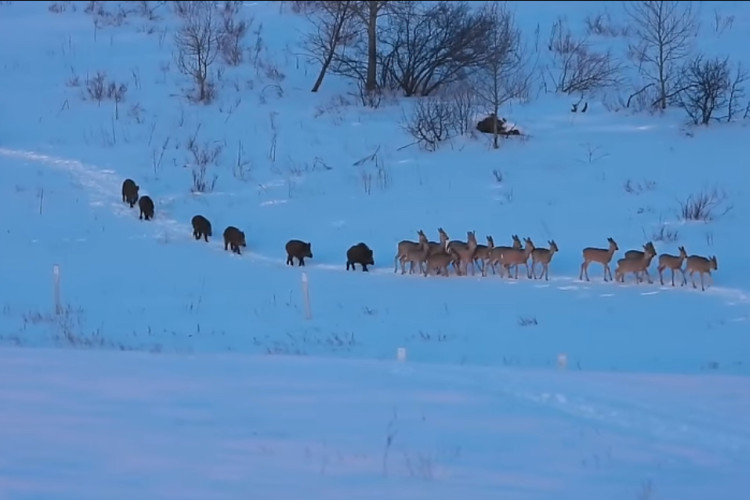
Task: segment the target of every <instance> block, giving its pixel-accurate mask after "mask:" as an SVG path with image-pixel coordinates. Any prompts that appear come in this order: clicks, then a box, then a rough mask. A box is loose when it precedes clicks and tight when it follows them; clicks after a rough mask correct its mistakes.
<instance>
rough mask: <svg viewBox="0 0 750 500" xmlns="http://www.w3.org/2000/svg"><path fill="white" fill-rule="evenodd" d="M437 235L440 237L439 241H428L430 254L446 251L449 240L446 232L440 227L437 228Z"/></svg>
mask: <svg viewBox="0 0 750 500" xmlns="http://www.w3.org/2000/svg"><path fill="white" fill-rule="evenodd" d="M438 237H439V238H440V241H439V242H437V241H430V242H429V245H430V255H433V254H436V253H446V252H447V251H448V242H449V241H450V240H451V239H450V237H449V236H448V233H446V232H445V230H443V228H442V227H439V228H438Z"/></svg>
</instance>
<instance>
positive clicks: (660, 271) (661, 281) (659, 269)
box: [656, 266, 674, 286]
mask: <svg viewBox="0 0 750 500" xmlns="http://www.w3.org/2000/svg"><path fill="white" fill-rule="evenodd" d="M656 270H657V271H659V283H661V284H662V286H663V285H664V277H663V276H662V272H663V271H664V268H663V267H661V266H659V267H657V268H656ZM672 286H674V271H672Z"/></svg>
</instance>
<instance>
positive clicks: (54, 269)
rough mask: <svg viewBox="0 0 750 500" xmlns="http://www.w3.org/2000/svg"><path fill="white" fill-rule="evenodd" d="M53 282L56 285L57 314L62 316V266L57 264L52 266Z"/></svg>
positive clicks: (54, 288) (54, 289)
mask: <svg viewBox="0 0 750 500" xmlns="http://www.w3.org/2000/svg"><path fill="white" fill-rule="evenodd" d="M52 280H53V283H54V286H53V291H54V297H55V314H57V315H59V314H62V312H63V308H62V302H61V301H60V266H58V265H57V264H55V265H54V266H52Z"/></svg>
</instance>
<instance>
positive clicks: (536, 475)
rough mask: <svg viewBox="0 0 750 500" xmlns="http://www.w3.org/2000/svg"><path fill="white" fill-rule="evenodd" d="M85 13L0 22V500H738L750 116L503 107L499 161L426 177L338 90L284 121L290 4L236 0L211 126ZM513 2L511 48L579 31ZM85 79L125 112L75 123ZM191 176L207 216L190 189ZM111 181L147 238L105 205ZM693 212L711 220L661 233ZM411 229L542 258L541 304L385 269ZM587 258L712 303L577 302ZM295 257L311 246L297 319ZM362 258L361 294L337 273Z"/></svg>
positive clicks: (464, 147)
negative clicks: (692, 271) (690, 264)
mask: <svg viewBox="0 0 750 500" xmlns="http://www.w3.org/2000/svg"><path fill="white" fill-rule="evenodd" d="M88 3H89V2H56V3H54V2H49V3H25V2H11V3H10V4H3V5H0V33H2V34H3V35H2V36H3V38H4V40H6V43H4V44H2V45H0V68H2V71H0V88H3V89H4V92H2V93H0V113H1V114H2V117H3V119H2V120H0V209H1V211H2V213H3V214H4V215H3V218H2V219H0V256H1V257H2V258H0V276H2V278H1V279H0V343H2V345H3V347H2V349H0V358H1V361H0V370H2V373H3V375H4V376H3V377H2V379H1V380H2V382H1V384H2V385H0V392H2V398H0V401H2V403H0V404H1V405H2V411H0V420H2V419H4V422H3V423H4V424H5V425H2V426H0V428H1V429H2V430H0V432H1V433H2V437H1V438H0V443H2V444H3V446H2V447H1V448H0V498H12V499H21V498H23V499H27V498H56V499H57V498H76V499H83V498H92V499H94V498H96V499H105V498H123V499H133V498H247V497H248V496H252V497H253V498H297V497H298V496H300V495H301V494H305V493H306V494H307V495H308V496H311V497H313V498H344V497H346V498H383V497H397V498H401V497H403V498H407V497H409V498H428V497H429V498H433V499H438V500H439V499H441V498H456V496H458V495H462V496H464V495H465V496H471V497H472V498H498V496H502V497H503V498H511V499H516V498H517V499H526V498H535V499H536V498H539V499H544V498H551V497H552V496H554V497H557V498H576V499H580V498H604V497H606V498H613V499H619V498H622V499H628V498H636V499H663V498H664V499H673V498H674V499H677V498H679V499H681V500H685V499H688V500H690V499H693V498H695V499H701V500H702V499H705V498H716V499H722V500H723V499H735V498H737V499H739V498H743V496H742V495H743V493H744V492H746V491H747V488H748V486H750V480H748V479H747V475H746V474H743V473H742V471H743V470H746V469H747V467H748V465H750V433H748V431H747V430H746V429H745V426H743V422H744V421H745V420H747V418H749V417H748V410H750V408H749V407H748V404H750V403H749V401H750V385H749V384H748V383H747V380H748V379H747V377H748V375H750V323H749V321H750V286H748V282H750V268H748V267H747V266H746V265H745V262H746V261H747V258H746V245H747V244H748V241H749V240H748V236H747V229H746V228H747V227H748V223H749V222H750V220H749V219H750V197H749V196H748V188H750V176H748V175H747V173H746V168H745V166H744V164H743V158H745V157H746V156H747V153H746V150H747V147H746V143H747V137H748V128H747V124H748V121H747V120H744V121H743V120H738V121H737V122H736V123H729V124H728V123H717V124H712V125H711V126H710V127H708V128H693V127H688V126H686V125H685V116H684V113H683V112H682V111H681V110H680V109H670V110H668V112H667V113H665V114H663V115H651V114H648V113H645V112H644V113H632V112H630V110H627V109H619V108H618V106H617V105H616V104H613V103H616V102H617V97H622V96H623V95H624V97H625V98H627V96H628V94H630V93H631V91H629V90H627V89H625V90H623V91H622V92H621V95H619V96H618V95H615V96H614V97H613V94H612V93H610V94H608V95H607V96H605V99H604V101H602V100H601V99H594V98H591V99H589V100H588V103H589V104H588V111H587V112H586V113H585V114H582V113H571V112H570V106H571V104H572V103H573V102H575V101H576V100H577V97H574V96H556V95H552V94H549V93H543V92H540V93H535V94H534V96H533V97H534V98H533V99H531V100H530V101H529V102H527V103H513V104H512V105H508V106H507V109H505V110H503V115H504V116H507V117H508V118H509V120H511V121H512V122H514V123H517V124H518V125H519V127H520V128H521V130H523V131H524V133H525V134H527V135H526V137H523V138H510V139H508V140H504V141H503V144H502V147H501V149H500V150H497V151H495V150H492V149H491V148H490V147H489V144H490V143H489V141H488V140H487V139H486V138H485V137H482V136H481V135H480V136H471V137H469V136H467V137H457V138H454V139H452V140H451V141H449V142H448V143H446V144H443V145H442V146H441V147H440V149H438V151H436V152H432V153H429V152H424V151H420V150H419V149H418V148H417V147H416V146H409V147H403V146H407V145H408V144H410V143H411V142H413V139H412V138H410V137H409V136H408V134H406V133H405V132H404V130H403V128H402V126H401V121H402V117H403V116H404V115H405V114H408V113H409V110H410V106H411V105H412V104H411V103H412V101H410V100H403V99H402V100H387V101H386V102H384V103H383V104H382V105H381V106H380V107H379V108H377V109H371V108H364V107H362V106H361V105H360V104H359V102H358V100H359V97H358V96H356V95H354V94H352V91H351V89H350V88H349V87H347V83H346V82H345V81H343V80H342V79H340V78H337V77H336V76H335V75H328V76H327V77H326V80H325V81H324V84H323V86H322V87H321V90H320V92H318V93H315V94H313V93H310V87H311V86H312V83H313V81H314V78H315V76H316V75H317V71H318V66H317V65H316V64H313V63H309V62H308V61H307V59H306V57H305V56H303V55H301V53H300V51H301V49H300V48H299V43H300V40H301V38H302V35H301V33H302V32H303V31H304V30H306V29H309V27H308V26H307V23H306V21H305V19H304V17H303V16H300V15H296V14H293V13H292V12H290V7H289V5H288V4H287V3H281V2H278V3H270V2H246V3H245V7H244V11H246V15H247V16H248V17H250V16H251V17H253V18H254V23H253V25H252V29H251V32H250V33H249V34H248V44H249V45H250V46H251V47H260V49H259V50H251V51H250V53H249V54H248V56H247V60H246V61H245V62H243V63H242V64H241V65H240V66H238V67H228V68H224V71H223V75H222V77H221V80H220V81H219V84H218V90H217V99H216V101H215V102H214V103H212V104H210V105H198V104H192V103H189V102H187V101H186V100H185V99H184V98H183V97H182V94H183V90H182V89H184V88H186V87H187V86H188V85H189V82H188V81H187V80H186V79H185V78H184V77H183V76H181V75H180V74H179V72H178V71H177V69H176V68H175V63H174V58H173V57H172V48H171V44H172V37H173V31H174V26H175V23H174V20H173V19H172V17H171V16H170V14H169V13H168V11H167V10H166V9H163V10H162V11H161V12H162V15H163V16H164V18H163V19H157V20H148V19H146V18H144V17H142V16H138V15H136V14H134V13H130V14H129V15H128V16H127V17H126V18H125V19H124V22H123V23H122V24H121V25H120V26H104V25H103V23H102V17H101V16H96V15H91V14H87V13H85V12H84V10H85V7H86V5H87V4H88ZM117 4H118V3H117V2H112V3H110V4H108V5H110V7H108V9H110V11H111V12H117V7H114V6H115V5H117ZM540 4H541V3H540V2H523V3H519V4H518V5H517V6H516V7H515V8H516V10H517V19H518V23H519V25H520V26H521V28H522V29H523V30H524V32H525V33H528V34H530V33H532V32H533V31H534V29H535V27H536V26H537V23H538V24H539V26H541V28H540V29H541V31H542V32H545V33H546V31H548V29H549V25H551V23H552V22H553V21H554V19H555V18H556V16H558V15H564V16H566V17H567V19H568V21H569V23H570V24H571V26H575V27H576V29H579V28H580V27H581V26H582V25H583V19H584V18H585V17H586V16H587V15H592V14H596V13H599V12H602V11H603V10H604V5H603V4H604V3H603V2H555V3H554V4H552V3H546V2H545V3H544V8H543V9H542V10H540V9H541V7H540ZM51 5H56V6H57V7H55V8H52V9H51V10H50V6H51ZM61 6H65V9H62V7H61ZM553 6H554V7H553ZM607 9H608V10H609V11H610V12H614V11H616V8H615V7H607ZM700 9H701V11H700V16H701V19H702V27H701V30H702V31H701V36H700V37H699V38H698V40H697V43H698V45H699V46H700V48H701V49H702V50H704V51H707V52H708V53H709V54H712V55H720V56H724V55H728V56H731V58H732V60H733V61H735V62H743V63H744V64H745V65H746V66H747V65H748V64H750V59H748V56H747V54H746V51H743V50H741V49H740V47H744V46H746V45H747V42H748V38H750V14H749V13H750V10H749V9H748V2H736V3H732V2H711V6H710V7H709V6H708V4H703V6H702V7H700ZM52 10H56V11H59V10H64V12H53V11H52ZM613 16H615V18H616V15H615V14H613ZM95 19H98V20H97V22H96V24H95V23H94V20H95ZM727 19H731V20H732V22H731V23H729V22H727V21H726V20H727ZM720 21H721V22H720ZM719 25H721V26H723V28H722V29H719V28H716V29H715V28H714V26H719ZM259 28H260V29H259ZM529 36H530V35H529ZM543 36H546V35H543ZM10 41H12V43H11V42H10ZM595 41H596V43H597V44H601V45H604V46H611V47H612V48H613V50H615V52H616V53H618V54H620V55H622V52H623V51H624V48H623V45H624V42H623V40H622V39H621V38H618V37H599V38H596V37H595ZM617 51H619V52H617ZM542 52H544V51H543V50H542ZM540 57H541V56H540ZM97 73H99V74H101V75H105V76H104V78H103V81H104V82H105V83H107V84H108V83H109V82H114V83H115V86H116V87H117V86H119V85H120V84H124V85H126V86H127V92H126V93H125V94H124V95H125V97H124V99H123V100H122V102H119V103H117V105H115V104H116V103H115V102H113V101H112V100H108V99H104V100H102V101H101V102H96V101H95V100H93V99H92V96H91V94H90V93H89V91H88V90H87V87H88V86H89V84H90V82H91V81H92V79H94V78H95V75H96V74H97ZM605 104H606V105H605ZM191 143H192V144H194V145H195V147H194V148H193V149H194V151H193V152H190V151H189V145H190V144H191ZM195 151H199V152H200V153H201V154H209V156H212V155H213V156H215V158H214V159H213V160H211V161H209V162H208V163H207V165H206V178H205V180H206V181H207V182H208V183H209V184H211V183H213V182H214V180H215V185H214V189H213V190H212V191H210V192H205V193H194V192H192V191H191V186H193V184H194V178H193V171H194V169H193V168H192V165H194V164H195V163H196V155H195V154H194V152H195ZM128 177H130V178H132V179H134V180H135V181H136V182H137V183H138V184H139V185H140V186H141V193H140V194H141V195H145V194H147V195H149V196H151V197H152V198H153V199H154V201H155V203H156V215H155V218H154V219H153V220H151V221H142V220H139V218H138V208H137V206H136V207H135V208H132V209H131V208H129V207H128V205H127V204H125V203H123V202H122V199H121V194H120V189H121V185H122V181H123V180H124V179H125V178H128ZM706 194H708V195H710V196H714V202H715V205H714V206H713V208H712V215H713V217H711V220H700V221H690V220H683V218H682V217H680V210H681V204H684V203H685V202H686V201H687V200H688V199H689V198H690V197H691V196H692V197H693V199H694V198H695V197H696V196H700V195H706ZM197 213H200V214H203V215H204V216H206V217H208V218H209V219H210V220H211V222H212V224H213V233H214V234H213V237H212V238H211V239H210V241H209V242H208V243H206V242H203V241H196V240H195V239H194V238H193V236H192V234H191V231H192V229H191V227H190V219H191V217H192V216H193V215H195V214H197ZM229 225H234V226H237V227H238V228H240V229H242V230H244V231H245V233H246V234H247V245H248V246H247V248H245V249H243V254H242V255H241V256H238V255H232V254H230V252H225V251H224V248H223V242H222V238H221V233H222V231H223V230H224V228H225V227H226V226H229ZM438 227H443V228H444V229H445V230H446V231H447V232H448V234H449V235H450V236H451V238H453V239H456V240H465V239H466V233H467V231H472V230H474V231H476V235H477V238H478V240H479V242H480V243H484V240H485V237H486V236H487V235H492V236H493V237H494V239H495V243H496V244H497V245H500V244H504V245H508V244H510V242H511V235H513V234H518V235H519V236H521V237H522V238H525V237H530V238H531V239H532V240H533V241H534V243H535V244H536V245H537V246H544V247H546V246H547V241H548V240H554V241H555V242H556V243H557V245H558V246H559V248H560V251H559V253H557V254H556V255H555V256H554V258H553V260H552V263H551V266H550V280H549V281H545V280H529V279H526V277H525V276H522V277H521V279H519V280H518V281H516V280H510V279H507V278H500V277H499V276H493V275H492V274H490V275H489V276H487V277H481V276H479V275H477V276H466V277H463V276H462V277H456V276H451V277H450V279H445V278H443V277H440V276H436V277H429V278H425V277H423V276H409V275H405V276H402V275H400V274H394V272H393V269H392V267H391V266H392V265H393V260H392V259H393V256H394V254H395V252H396V244H397V243H398V241H400V240H403V239H414V240H415V239H416V233H417V231H418V230H420V229H422V230H424V231H425V232H426V234H427V235H428V237H429V238H430V239H432V240H436V239H437V228H438ZM607 237H612V238H614V239H615V240H616V242H617V244H618V247H619V251H618V252H617V253H616V254H615V257H614V259H613V261H612V268H613V271H614V267H615V265H616V261H617V259H619V258H621V257H622V256H623V255H624V252H625V251H626V250H629V249H640V248H641V246H642V245H643V244H644V243H645V242H646V241H649V240H651V241H653V243H654V245H655V247H656V250H657V252H658V253H663V252H667V253H672V254H677V247H678V246H679V245H684V246H685V247H686V249H687V252H688V254H698V255H705V256H711V255H715V256H717V259H718V270H717V271H714V272H713V277H714V283H713V285H712V286H709V287H707V288H706V291H705V292H702V291H701V290H700V286H699V288H698V289H694V288H692V287H691V286H687V287H681V286H679V284H680V283H679V281H678V282H677V285H678V286H676V287H672V286H670V283H669V273H668V272H667V273H666V274H665V279H666V281H665V285H666V286H661V285H660V284H659V279H658V274H657V273H656V269H655V268H656V265H655V263H654V264H652V267H651V275H652V278H654V280H655V283H654V284H645V283H644V284H635V283H634V282H633V280H632V278H630V277H629V279H628V280H627V281H626V283H625V284H621V283H611V282H603V281H602V268H601V266H597V264H593V265H592V266H591V268H590V269H589V274H590V276H591V281H589V282H585V281H580V280H579V279H578V277H579V270H580V265H581V260H582V257H581V251H582V249H583V248H584V247H587V246H596V247H606V242H607ZM292 238H298V239H302V240H305V241H310V242H311V243H312V250H313V254H314V257H313V258H312V259H308V261H307V266H306V267H305V269H304V270H305V271H306V274H307V277H308V278H309V288H310V301H311V313H312V317H311V318H309V319H307V318H306V315H305V306H304V300H303V294H302V286H301V277H302V273H301V270H300V269H299V268H297V267H294V268H292V267H289V266H286V265H285V260H286V254H285V252H284V244H285V243H286V241H287V240H289V239H292ZM359 241H364V242H366V243H367V244H368V245H369V246H370V247H371V248H372V249H373V250H374V254H375V266H373V267H372V268H371V269H370V272H369V273H363V272H361V271H359V269H358V270H357V271H356V272H351V271H349V272H347V271H346V270H345V262H346V250H347V248H349V246H351V245H353V244H355V243H357V242H359ZM55 265H57V266H59V270H60V277H61V280H60V294H61V300H62V302H61V306H62V310H61V311H60V312H59V313H57V314H56V313H55V303H54V285H53V274H52V270H53V266H55ZM521 271H522V273H521V274H523V268H522V270H521ZM677 278H678V279H679V280H680V281H681V277H680V276H678V277H677ZM696 278H697V276H696ZM400 347H403V348H405V349H406V352H407V361H406V363H404V364H396V362H395V361H394V358H395V353H396V350H397V349H398V348H400ZM81 349H84V350H85V351H81ZM121 351H139V352H121ZM289 355H291V356H289ZM561 355H562V356H564V357H565V359H566V368H564V369H562V368H559V367H558V363H559V358H560V356H561ZM394 412H395V414H396V415H397V418H395V421H396V423H394V424H392V425H393V429H391V430H394V429H395V430H396V431H397V432H396V437H394V438H393V442H392V445H391V446H390V447H388V446H386V444H385V443H386V441H387V436H388V433H389V432H390V431H389V429H388V425H389V422H390V421H391V420H392V419H394ZM384 455H386V458H385V459H384ZM384 463H385V466H384Z"/></svg>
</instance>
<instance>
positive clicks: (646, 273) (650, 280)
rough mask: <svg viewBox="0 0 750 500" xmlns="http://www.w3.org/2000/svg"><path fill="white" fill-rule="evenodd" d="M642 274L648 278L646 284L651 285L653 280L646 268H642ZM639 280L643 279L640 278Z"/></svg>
mask: <svg viewBox="0 0 750 500" xmlns="http://www.w3.org/2000/svg"><path fill="white" fill-rule="evenodd" d="M643 274H645V275H646V279H647V280H648V284H649V285H652V284H653V283H654V281H653V280H652V279H651V275H650V274H649V272H648V269H644V270H643ZM641 281H643V280H641Z"/></svg>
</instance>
